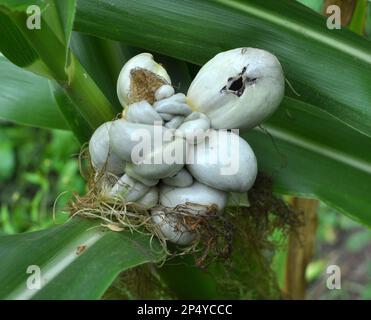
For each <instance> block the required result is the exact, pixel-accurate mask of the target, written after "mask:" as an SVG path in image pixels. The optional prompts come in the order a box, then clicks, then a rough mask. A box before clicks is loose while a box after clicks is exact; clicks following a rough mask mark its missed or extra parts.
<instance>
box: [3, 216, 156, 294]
mask: <svg viewBox="0 0 371 320" xmlns="http://www.w3.org/2000/svg"><path fill="white" fill-rule="evenodd" d="M149 244H150V239H149V237H147V236H143V235H140V234H139V233H133V234H131V233H130V232H112V231H104V230H103V229H102V228H101V227H99V226H97V223H96V222H94V221H88V220H80V219H73V220H72V221H70V222H68V223H66V224H63V225H60V226H57V227H53V228H50V229H47V230H43V231H38V232H33V233H25V234H18V235H12V236H2V237H0V257H1V268H0V283H1V286H0V298H2V299H98V298H100V297H101V296H102V294H103V293H104V292H105V290H106V289H107V288H108V287H109V285H110V284H111V282H112V281H113V280H114V279H115V277H116V276H117V275H118V273H119V272H121V271H123V270H126V269H129V268H133V267H135V266H137V265H140V264H143V263H147V262H156V261H159V260H160V259H161V258H162V253H161V248H160V246H159V244H158V243H157V242H154V243H153V249H150V245H149ZM29 266H37V267H39V268H40V271H41V273H40V275H41V288H40V289H39V290H37V289H32V287H31V289H29V288H28V287H27V280H28V279H29V277H30V276H32V275H33V274H32V273H27V269H28V268H29ZM34 275H35V276H36V273H35V274H34ZM31 280H32V279H31ZM31 280H29V282H30V281H31Z"/></svg>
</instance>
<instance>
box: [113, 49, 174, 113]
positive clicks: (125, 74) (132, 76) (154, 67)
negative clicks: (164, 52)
mask: <svg viewBox="0 0 371 320" xmlns="http://www.w3.org/2000/svg"><path fill="white" fill-rule="evenodd" d="M163 84H171V80H170V77H169V75H168V73H167V72H166V70H165V68H164V67H162V66H161V65H160V64H158V63H156V62H155V61H154V60H153V56H152V55H151V54H150V53H141V54H138V55H136V56H135V57H133V58H131V59H130V60H129V61H128V62H126V64H125V65H124V67H123V68H122V70H121V72H120V75H119V77H118V80H117V96H118V98H119V100H120V103H121V105H122V106H123V107H126V106H127V105H129V104H131V103H133V102H137V101H141V100H147V99H146V98H148V100H149V101H148V102H150V103H153V101H154V94H155V91H156V90H157V89H158V88H159V87H161V86H162V85H163Z"/></svg>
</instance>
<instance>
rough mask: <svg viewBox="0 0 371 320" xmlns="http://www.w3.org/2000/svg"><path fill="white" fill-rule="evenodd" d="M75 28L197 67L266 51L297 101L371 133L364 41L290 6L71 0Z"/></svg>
mask: <svg viewBox="0 0 371 320" xmlns="http://www.w3.org/2000/svg"><path fill="white" fill-rule="evenodd" d="M75 29H76V30H78V31H82V32H85V33H89V34H93V35H96V36H100V37H104V38H110V39H114V40H121V41H124V42H126V43H128V44H131V45H135V46H138V47H141V48H144V49H146V50H153V51H156V52H160V53H163V54H166V55H169V56H172V57H176V58H179V59H182V60H186V61H189V62H192V63H196V64H203V63H205V62H206V61H207V60H208V59H210V58H211V57H212V56H213V55H215V54H216V53H218V52H220V51H223V50H227V49H230V48H236V47H246V46H252V47H258V48H263V49H266V50H268V51H271V52H273V53H274V54H276V55H277V56H278V58H279V59H280V61H281V62H282V65H283V68H284V71H285V74H286V77H287V78H288V80H289V81H290V83H291V84H292V85H293V87H294V88H295V89H296V91H297V92H298V93H299V94H300V97H298V99H300V100H302V101H306V102H308V103H311V104H312V105H314V106H316V107H319V108H321V109H323V110H325V111H327V112H328V113H330V114H332V115H334V116H335V117H337V118H339V119H341V120H342V121H343V122H344V123H347V124H348V125H350V126H352V127H354V128H356V129H357V130H359V131H362V132H363V133H365V134H367V135H371V122H370V121H369V119H370V118H371V90H369V88H370V86H371V43H370V42H368V41H367V40H365V39H364V38H362V37H360V36H357V35H355V34H354V33H352V32H350V31H349V30H346V29H342V30H329V29H327V26H326V20H325V18H324V17H321V16H320V15H318V14H316V13H315V12H313V11H311V10H310V9H308V8H306V7H305V6H303V5H301V4H300V3H297V2H295V1H291V0H280V1H276V0H266V1H261V0H248V1H232V0H217V1H196V0H186V1H171V0H158V1H156V2H153V1H151V0H143V1H121V0H99V1H98V0H78V3H77V11H76V20H75ZM286 93H287V94H288V95H293V96H294V93H292V92H291V90H287V92H286Z"/></svg>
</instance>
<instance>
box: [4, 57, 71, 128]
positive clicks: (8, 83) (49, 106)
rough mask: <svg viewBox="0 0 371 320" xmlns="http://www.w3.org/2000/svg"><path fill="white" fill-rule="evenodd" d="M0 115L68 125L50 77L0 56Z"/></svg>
mask: <svg viewBox="0 0 371 320" xmlns="http://www.w3.org/2000/svg"><path fill="white" fill-rule="evenodd" d="M0 118H2V119H4V120H10V121H14V122H17V123H20V124H26V125H31V126H36V127H42V128H53V129H68V128H69V127H68V124H67V123H66V121H65V120H64V118H63V116H62V114H61V113H60V111H59V109H58V106H57V105H56V103H55V100H54V97H53V95H52V93H51V91H50V89H49V84H48V80H46V79H45V78H42V77H40V76H37V75H35V74H33V73H31V72H29V71H26V70H23V69H21V68H19V67H17V66H15V65H14V64H12V63H10V62H9V61H8V60H7V59H5V58H4V57H0Z"/></svg>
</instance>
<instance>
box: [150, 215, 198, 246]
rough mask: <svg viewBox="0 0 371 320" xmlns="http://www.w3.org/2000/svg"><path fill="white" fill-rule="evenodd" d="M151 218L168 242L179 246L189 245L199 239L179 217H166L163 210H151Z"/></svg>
mask: <svg viewBox="0 0 371 320" xmlns="http://www.w3.org/2000/svg"><path fill="white" fill-rule="evenodd" d="M151 216H152V221H153V222H154V223H155V225H156V226H157V227H158V228H159V230H160V232H161V234H162V235H163V236H164V237H165V238H166V240H169V241H171V242H173V243H175V244H179V245H189V244H190V243H192V241H194V240H195V239H196V237H197V234H196V233H195V232H192V231H191V230H189V227H188V226H186V225H185V224H183V223H182V221H181V219H180V218H179V217H177V216H174V215H166V214H165V213H164V211H162V210H161V209H154V210H151Z"/></svg>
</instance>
